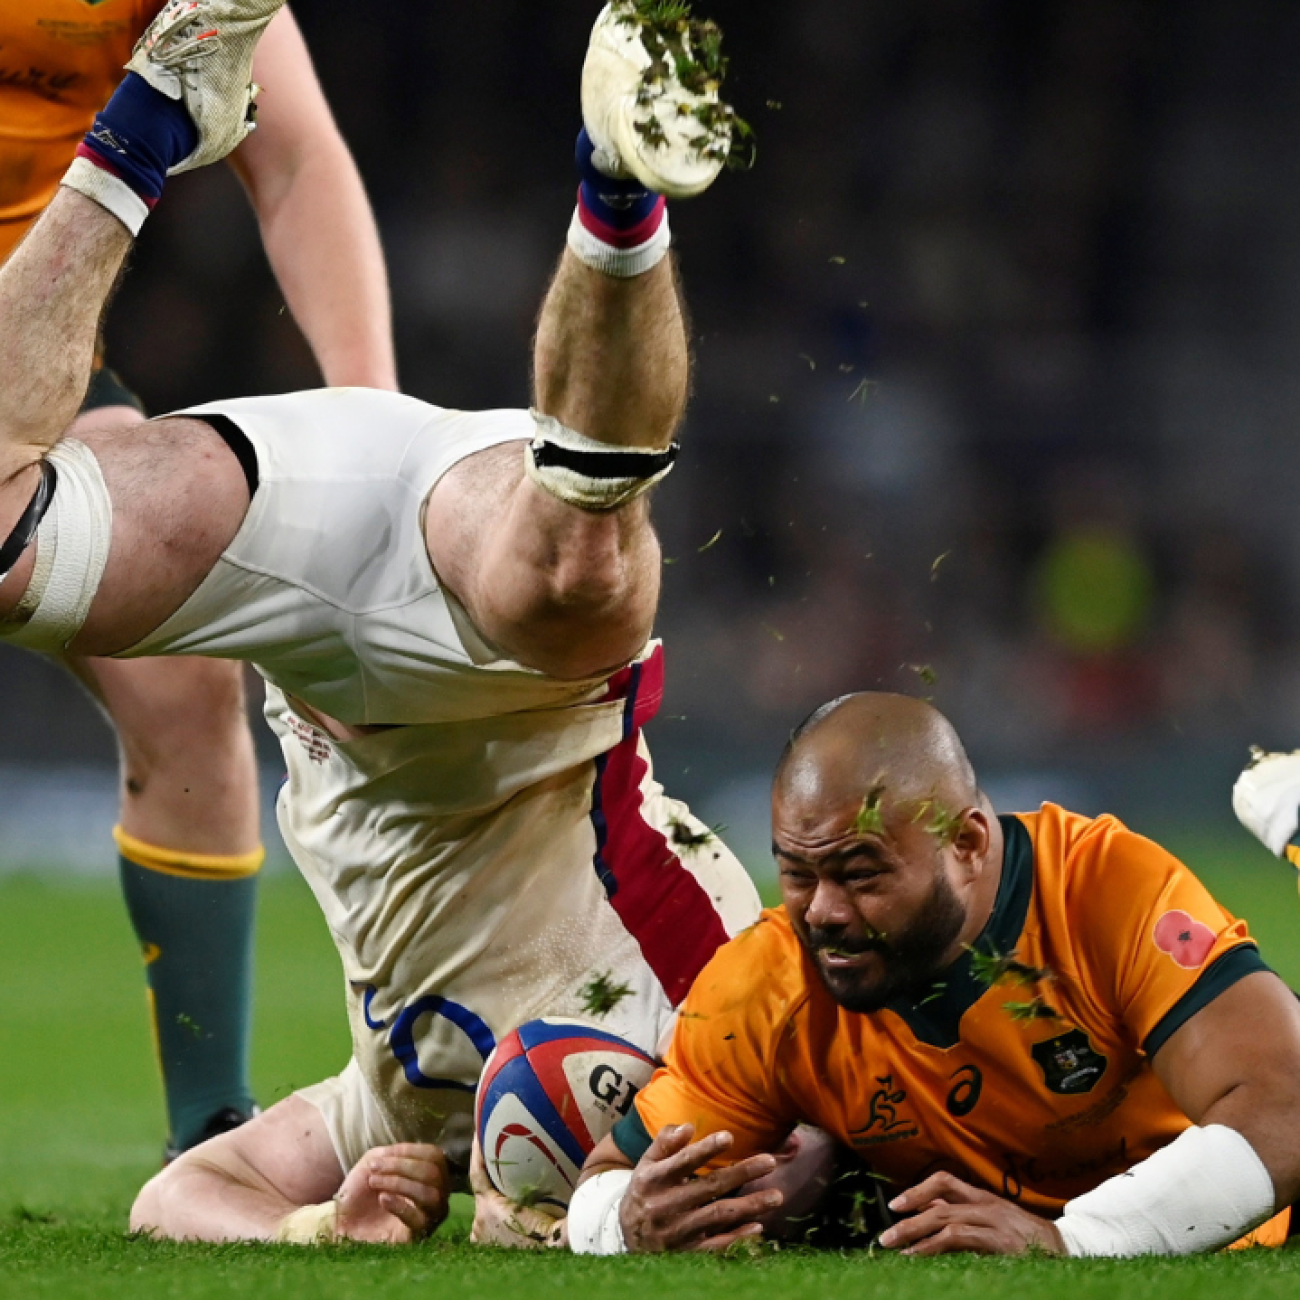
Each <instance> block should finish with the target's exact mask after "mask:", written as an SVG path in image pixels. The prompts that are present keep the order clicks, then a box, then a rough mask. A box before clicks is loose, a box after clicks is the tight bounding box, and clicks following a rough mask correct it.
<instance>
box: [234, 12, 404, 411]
mask: <svg viewBox="0 0 1300 1300" xmlns="http://www.w3.org/2000/svg"><path fill="white" fill-rule="evenodd" d="M253 76H254V79H255V80H256V81H257V82H258V83H259V84H260V85H262V86H264V87H265V88H266V89H265V90H264V91H263V93H262V95H261V97H260V99H259V101H258V119H257V130H256V131H254V132H253V134H252V135H251V136H249V137H248V139H247V140H246V141H245V142H244V143H243V144H242V145H241V146H240V147H239V149H238V150H236V152H235V153H233V154H232V155H231V156H230V163H231V165H232V166H233V167H234V169H235V171H236V172H237V173H238V174H239V177H240V179H241V180H242V181H243V182H244V185H245V186H246V187H247V189H248V192H249V196H250V198H251V199H252V203H253V207H254V209H255V210H256V212H257V218H258V222H259V223H260V225H261V229H262V243H263V245H264V246H265V248H266V253H267V257H268V258H269V259H270V262H271V266H272V269H273V270H274V271H275V276H276V279H277V280H278V281H279V282H280V287H281V289H282V290H283V291H284V296H285V301H286V302H287V303H288V305H289V310H290V311H292V312H293V316H294V319H295V320H296V321H297V322H298V324H299V326H300V327H301V328H302V331H303V333H304V334H305V335H306V336H307V341H308V342H309V343H310V344H311V348H312V351H313V353H315V356H316V360H317V363H318V364H319V366H320V369H321V373H322V375H323V376H324V378H325V382H326V383H327V384H330V385H334V386H342V385H357V386H359V387H364V388H391V389H395V388H396V387H397V368H396V362H395V360H394V357H393V337H392V319H391V312H390V307H389V300H388V280H387V275H386V272H385V269H384V258H383V252H382V251H381V249H380V245H379V234H378V231H377V230H376V229H375V221H374V217H373V216H372V214H371V211H370V204H369V202H368V201H367V199H366V193H365V189H364V188H363V186H362V183H361V177H360V175H359V174H358V173H357V168H356V164H355V163H354V162H353V160H352V155H351V154H350V153H349V152H348V147H347V145H346V144H345V143H344V142H343V138H342V136H340V135H339V132H338V128H337V127H336V126H335V124H334V119H333V117H332V116H331V114H330V110H329V105H328V104H327V103H326V101H325V96H324V94H323V93H322V92H321V88H320V83H319V82H318V81H317V80H316V74H315V71H314V70H313V68H312V64H311V57H310V55H309V54H308V52H307V47H306V45H305V44H304V42H303V39H302V34H301V33H300V32H299V30H298V27H297V24H296V23H295V22H294V19H293V16H292V14H291V13H290V12H289V11H288V10H287V9H285V10H284V11H282V12H281V13H280V14H279V15H278V16H277V17H276V19H275V20H274V21H273V22H272V23H271V25H270V26H269V27H268V28H267V31H266V35H265V36H264V37H263V38H262V42H261V44H260V45H259V46H258V48H257V54H256V57H255V59H254V63H253Z"/></svg>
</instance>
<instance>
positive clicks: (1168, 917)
mask: <svg viewBox="0 0 1300 1300" xmlns="http://www.w3.org/2000/svg"><path fill="white" fill-rule="evenodd" d="M1151 937H1152V938H1153V939H1154V940H1155V943H1156V947H1157V948H1159V949H1160V951H1161V952H1167V953H1168V954H1169V955H1170V956H1171V957H1172V958H1173V959H1174V960H1175V961H1176V962H1177V963H1178V964H1179V965H1180V966H1183V967H1185V968H1186V969H1187V970H1195V969H1196V968H1197V967H1198V966H1204V965H1205V959H1206V958H1207V957H1208V956H1209V955H1210V949H1211V948H1213V947H1214V931H1213V930H1211V929H1210V927H1209V926H1208V925H1206V924H1205V922H1204V921H1193V920H1192V918H1191V917H1190V916H1188V915H1187V913H1186V912H1182V911H1178V910H1174V911H1172V912H1166V913H1165V914H1164V916H1162V917H1161V918H1160V919H1159V920H1158V921H1157V922H1156V928H1155V930H1154V932H1153V933H1152V936H1151Z"/></svg>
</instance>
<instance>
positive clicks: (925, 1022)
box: [885, 816, 1034, 1049]
mask: <svg viewBox="0 0 1300 1300" xmlns="http://www.w3.org/2000/svg"><path fill="white" fill-rule="evenodd" d="M998 821H999V822H1000V823H1001V825H1002V837H1003V848H1002V879H1001V880H1000V881H999V882H998V896H997V899H996V900H995V901H994V904H993V914H992V915H991V916H990V917H989V922H988V924H987V925H986V926H985V927H984V930H983V933H981V935H980V937H979V938H978V939H976V940H975V942H974V943H973V944H972V945H971V947H972V949H973V950H974V952H976V953H979V954H980V955H981V956H988V957H1005V956H1008V955H1009V954H1011V953H1013V952H1014V951H1015V950H1016V948H1017V946H1018V945H1019V943H1020V935H1021V933H1022V932H1023V931H1024V928H1025V917H1026V916H1028V915H1029V900H1030V898H1031V897H1032V896H1033V892H1034V845H1033V841H1032V840H1031V839H1030V838H1029V832H1028V831H1027V830H1026V829H1025V825H1024V823H1023V822H1022V821H1021V820H1020V818H1019V817H1012V816H1005V817H999V818H998ZM971 957H972V954H971V953H970V952H964V953H962V955H961V956H960V957H958V958H957V960H956V961H955V962H953V964H952V965H951V966H949V967H948V969H947V971H946V972H945V973H944V974H942V975H940V976H939V977H938V979H936V980H935V982H934V984H933V985H932V986H931V988H930V990H929V991H928V992H923V993H921V994H920V995H919V997H917V996H912V995H904V996H900V997H897V998H895V999H894V1000H893V1001H892V1002H889V1003H886V1005H885V1010H886V1011H892V1012H893V1013H894V1014H895V1015H896V1016H899V1017H901V1019H902V1020H903V1021H904V1023H906V1025H907V1027H908V1028H909V1029H910V1030H911V1031H912V1033H913V1034H915V1035H916V1037H917V1039H918V1040H919V1041H920V1042H922V1043H928V1044H929V1045H930V1046H931V1047H938V1048H943V1049H947V1048H949V1047H955V1046H956V1045H957V1043H958V1041H959V1040H960V1038H961V1018H962V1016H964V1015H965V1014H966V1012H967V1011H969V1010H970V1009H971V1007H973V1006H974V1005H975V1003H976V1002H978V1001H979V1000H980V998H982V997H983V996H984V994H985V993H987V992H988V990H989V986H988V984H987V983H986V982H985V981H984V980H981V979H980V978H979V977H978V976H977V975H976V974H975V963H974V962H973V961H972V960H971Z"/></svg>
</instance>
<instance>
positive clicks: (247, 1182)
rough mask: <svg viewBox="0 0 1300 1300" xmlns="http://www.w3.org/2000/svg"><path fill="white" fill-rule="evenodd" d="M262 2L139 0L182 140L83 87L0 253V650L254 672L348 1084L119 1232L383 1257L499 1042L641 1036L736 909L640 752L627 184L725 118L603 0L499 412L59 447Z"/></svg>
mask: <svg viewBox="0 0 1300 1300" xmlns="http://www.w3.org/2000/svg"><path fill="white" fill-rule="evenodd" d="M280 3H282V0H197V3H196V2H195V0H172V3H170V4H169V5H168V6H167V7H166V8H165V9H164V10H163V13H162V15H160V18H159V19H158V21H157V22H156V23H155V25H154V27H153V28H151V29H150V32H149V33H146V36H145V38H144V40H143V41H142V42H141V44H140V46H138V47H137V50H136V53H135V55H134V56H133V58H132V60H131V63H130V64H129V65H128V67H129V68H130V69H131V70H132V75H134V76H137V77H138V78H140V79H142V80H143V81H144V82H146V83H147V84H148V86H149V87H151V88H152V89H153V91H154V92H156V93H157V95H158V96H159V97H160V98H159V103H161V99H162V98H166V99H168V100H169V101H171V102H172V103H173V104H174V103H176V102H180V103H181V104H183V105H184V107H185V109H186V110H187V111H188V113H189V115H190V117H191V118H192V119H193V121H194V124H195V126H196V127H197V130H198V135H199V146H198V148H197V149H195V150H194V151H193V152H191V153H188V154H186V155H185V156H184V157H177V156H176V146H175V139H174V136H169V135H168V133H167V132H166V131H165V130H162V129H159V128H158V126H157V121H156V119H155V117H154V115H153V114H152V112H151V110H150V108H149V105H150V104H151V103H153V102H154V101H152V100H150V98H149V95H147V94H144V93H143V92H141V90H140V88H139V86H138V85H137V86H135V87H134V90H133V93H132V95H131V96H130V97H129V100H127V101H122V102H119V99H118V97H115V98H114V100H113V101H112V102H110V104H109V105H108V106H107V108H106V109H105V110H104V113H103V114H101V117H100V118H99V119H98V120H97V123H96V127H95V130H94V131H93V132H92V133H91V134H90V135H89V136H88V137H87V145H86V146H85V147H84V148H83V150H82V154H81V156H80V157H79V158H78V160H77V162H76V163H74V165H73V167H72V169H71V170H70V171H69V173H68V176H67V177H66V178H65V182H64V188H63V189H62V190H61V192H60V194H59V195H58V197H57V198H56V199H55V200H54V202H53V203H52V204H51V205H50V207H49V208H48V209H47V211H46V212H45V214H44V216H43V217H42V218H41V220H40V221H39V223H38V224H37V225H36V227H35V228H34V230H33V231H32V233H31V235H30V236H29V237H28V239H27V240H26V242H25V243H24V244H23V245H22V246H21V247H20V248H19V249H18V250H17V251H16V252H15V254H14V256H13V257H12V259H11V260H10V261H9V262H8V263H7V264H6V265H5V267H4V268H3V271H0V636H7V637H9V638H10V639H14V640H18V641H20V642H21V643H22V644H24V645H27V646H29V647H32V648H35V649H42V650H47V651H49V652H51V653H60V652H62V651H63V650H65V649H72V650H74V651H76V652H78V653H83V654H95V655H118V656H122V657H136V656H144V655H178V654H197V655H207V656H216V657H227V658H232V659H242V660H247V661H249V662H252V663H253V664H254V665H255V666H256V667H257V668H258V670H259V671H260V672H261V674H262V676H263V677H264V678H265V679H266V682H267V716H268V718H269V719H270V722H271V725H272V727H273V728H274V729H275V731H276V733H277V735H278V736H279V738H280V740H281V743H282V747H283V750H284V754H285V759H286V762H287V764H288V769H289V780H288V783H287V785H286V787H285V790H284V793H283V795H282V797H281V802H280V822H281V827H282V829H283V832H284V836H285V840H286V842H287V843H288V845H289V848H290V850H291V851H292V853H293V856H294V858H295V860H296V862H297V863H298V866H299V867H300V869H301V870H302V872H303V874H304V875H305V877H306V878H307V880H308V882H309V883H310V885H311V887H312V889H313V891H314V892H315V894H316V897H317V899H318V901H319V903H320V905H321V907H322V909H323V911H324V913H325V916H326V919H327V921H328V923H329V926H330V930H331V933H332V934H333V936H334V939H335V942H336V943H337V945H338V949H339V953H340V956H341V958H342V962H343V968H344V975H345V979H346V985H347V1001H348V1008H349V1014H350V1018H351V1027H352V1039H353V1050H354V1055H353V1059H352V1062H351V1063H350V1064H349V1065H348V1067H347V1069H346V1070H344V1072H343V1073H342V1074H341V1075H340V1076H339V1077H338V1078H336V1079H333V1080H329V1081H327V1082H326V1083H324V1084H321V1085H318V1086H317V1087H315V1088H309V1089H307V1090H305V1091H304V1092H303V1093H300V1094H297V1095H295V1096H293V1097H290V1098H289V1099H287V1100H285V1101H283V1102H281V1103H279V1104H278V1105H276V1106H274V1107H272V1108H271V1109H270V1110H269V1111H267V1112H266V1113H265V1114H264V1115H262V1116H260V1117H258V1118H257V1119H255V1120H253V1121H252V1122H250V1123H249V1124H247V1125H245V1126H244V1127H243V1128H241V1129H239V1130H237V1131H236V1132H234V1133H231V1134H227V1135H225V1136H223V1137H220V1138H217V1139H214V1140H213V1141H211V1142H209V1143H206V1144H204V1145H203V1146H202V1147H200V1148H197V1149H196V1153H195V1154H187V1155H185V1156H183V1157H181V1158H180V1159H179V1160H177V1161H176V1162H175V1163H174V1164H173V1165H171V1166H170V1167H169V1168H168V1169H167V1170H166V1171H164V1173H162V1174H160V1175H159V1176H158V1177H157V1178H155V1179H154V1180H152V1181H151V1182H150V1183H149V1184H148V1185H147V1186H146V1188H145V1189H144V1191H143V1192H142V1193H141V1195H140V1197H139V1199H138V1201H137V1203H136V1207H135V1209H134V1211H133V1214H132V1223H133V1225H134V1226H136V1227H139V1228H144V1229H146V1230H149V1231H152V1232H155V1233H158V1234H160V1235H167V1236H175V1237H185V1238H205V1239H239V1238H261V1239H280V1240H297V1241H308V1240H317V1239H324V1238H328V1237H333V1236H349V1237H356V1238H360V1239H365V1240H384V1241H388V1240H391V1241H401V1240H409V1239H411V1238H414V1237H418V1236H421V1235H423V1234H425V1233H426V1232H428V1231H431V1230H432V1229H433V1228H434V1227H436V1225H437V1223H438V1222H439V1221H440V1220H441V1218H442V1217H443V1215H444V1214H445V1212H446V1198H447V1193H448V1190H449V1188H450V1185H451V1181H450V1180H451V1178H452V1177H453V1176H454V1175H455V1174H456V1173H462V1174H463V1172H464V1170H465V1169H466V1166H467V1163H468V1159H469V1154H470V1141H471V1130H472V1126H471V1110H472V1102H473V1092H474V1087H475V1083H476V1080H477V1077H478V1074H479V1071H480V1069H481V1066H482V1063H483V1061H484V1059H485V1057H486V1056H487V1054H488V1052H489V1051H490V1050H491V1048H492V1046H493V1045H494V1043H495V1042H496V1040H497V1039H498V1038H499V1037H501V1036H502V1035H504V1034H505V1033H507V1032H509V1031H510V1030H512V1029H513V1028H515V1027H516V1026H518V1025H519V1024H520V1023H522V1022H524V1021H527V1020H530V1019H532V1018H535V1017H537V1016H539V1015H561V1016H564V1015H569V1016H584V1015H586V1016H588V1017H590V1014H591V1012H590V1007H589V1002H590V998H591V989H592V987H593V985H601V984H603V986H604V988H605V989H606V990H607V991H608V990H609V989H610V988H614V989H616V990H617V993H618V996H616V997H613V998H606V999H605V1000H606V1002H612V1003H613V1005H610V1006H608V1008H607V1011H606V1014H605V1015H604V1016H603V1018H602V1020H601V1021H600V1023H601V1024H602V1026H603V1027H605V1028H608V1029H610V1030H612V1031H614V1032H616V1033H619V1034H621V1035H623V1036H624V1037H626V1038H628V1039H629V1040H631V1041H632V1042H633V1043H636V1044H637V1045H638V1046H640V1047H642V1048H643V1049H645V1050H648V1051H652V1052H653V1051H654V1050H655V1048H656V1046H657V1044H658V1042H659V1040H660V1039H661V1037H662V1036H663V1035H664V1034H665V1032H666V1031H667V1030H668V1029H669V1028H670V1025H671V1022H672V1017H673V1014H674V1008H675V1007H676V1006H677V1005H678V1004H679V1003H680V1002H681V1000H682V998H683V997H684V996H685V993H686V990H687V988H688V987H689V985H690V983H691V980H692V978H693V977H694V975H695V974H696V972H697V971H698V970H699V969H700V968H701V967H702V966H703V965H704V963H705V962H706V961H707V960H708V958H709V957H710V956H711V954H712V953H713V951H714V950H715V949H716V948H717V947H718V946H719V945H720V944H721V943H722V942H724V941H725V940H726V939H727V937H729V936H730V935H731V934H734V933H735V932H736V931H737V930H739V929H740V928H742V927H743V926H745V925H747V924H748V923H750V922H751V921H752V920H753V919H754V918H755V917H756V915H757V912H758V900H757V897H756V895H755V893H754V890H753V887H752V885H751V884H750V882H749V881H748V878H747V877H746V876H745V874H744V872H743V870H742V869H741V867H740V866H739V864H738V863H737V862H736V861H735V859H734V858H733V857H732V856H731V855H730V854H729V853H728V852H727V850H726V849H725V848H724V847H723V846H722V844H721V843H720V842H719V841H718V840H717V839H716V837H713V836H711V835H709V834H708V833H707V832H706V831H705V829H704V828H703V827H702V826H700V825H699V823H698V822H696V821H694V820H693V819H692V818H691V816H690V814H689V813H688V812H687V810H686V809H685V808H684V807H683V806H682V805H681V804H678V803H675V802H674V801H672V800H670V799H668V798H667V797H665V795H664V794H663V792H662V791H661V789H660V788H659V786H658V785H657V784H656V783H655V781H654V779H653V775H652V773H651V768H650V762H649V756H648V753H647V750H646V747H645V743H644V741H643V739H642V737H641V727H642V726H643V724H644V723H645V722H646V721H647V720H648V719H649V718H650V717H651V716H652V715H653V714H654V712H655V709H656V707H657V705H658V702H659V698H660V695H661V691H662V653H661V650H660V648H659V647H658V645H657V644H656V643H654V642H651V641H648V637H649V633H650V630H651V624H652V620H653V617H654V614H655V609H656V604H657V600H658V591H659V571H660V556H659V548H658V543H657V541H656V539H655V536H654V533H653V531H652V528H651V526H650V521H649V509H648V499H647V497H646V496H645V495H644V493H645V490H646V489H647V488H648V487H650V486H651V485H652V484H654V483H655V482H657V481H658V480H660V479H661V478H662V477H663V476H664V475H665V474H666V473H667V472H668V470H669V469H670V468H671V465H672V462H673V459H674V457H675V455H676V444H674V443H673V441H672V439H673V434H674V431H675V430H676V428H677V426H678V424H679V422H680V419H681V415H682V411H683V408H684V405H685V399H686V390H687V370H688V359H687V348H686V338H685V330H684V326H683V321H682V315H681V311H680V307H679V302H678V296H677V286H676V282H675V278H674V273H673V268H672V264H671V261H670V259H669V258H668V256H667V253H668V242H669V237H668V226H667V219H666V212H665V205H664V200H663V198H662V197H661V196H662V195H663V194H670V195H673V196H681V197H687V196H690V195H692V194H695V193H698V192H700V191H701V190H703V189H704V188H706V187H707V185H708V184H709V183H710V182H711V181H712V180H713V179H714V177H715V176H716V175H717V173H718V170H719V169H720V167H721V165H722V163H723V160H724V158H725V156H726V153H727V149H728V143H729V135H730V119H729V110H727V109H725V107H724V106H722V105H720V104H718V102H717V79H716V75H715V74H716V73H718V72H719V71H720V68H719V66H718V65H717V63H716V47H713V49H712V52H711V53H709V52H707V51H706V52H704V53H701V54H700V55H699V61H698V62H694V71H693V72H692V73H691V74H690V75H688V76H687V81H688V82H689V83H690V84H687V85H683V84H682V82H681V81H680V80H679V73H681V70H682V69H683V68H687V69H691V67H692V64H693V60H694V56H693V55H692V52H691V49H690V47H689V45H687V46H686V47H684V48H681V49H679V51H678V53H679V54H682V55H683V56H684V58H683V59H682V60H679V61H677V62H676V66H675V67H674V66H673V65H674V60H673V59H672V58H671V57H670V58H668V59H666V60H653V59H652V58H651V56H650V55H648V54H647V53H646V50H645V41H646V40H647V39H648V40H650V41H655V40H658V39H660V37H659V36H658V35H657V34H656V33H655V32H654V31H653V30H651V29H649V28H647V27H646V24H647V23H648V22H651V21H653V20H652V19H651V18H650V17H648V13H649V9H650V7H649V6H646V5H644V4H639V3H636V2H634V0H616V3H615V4H614V5H612V6H610V7H608V8H607V9H606V11H604V12H603V13H602V15H601V17H600V18H599V19H598V21H597V25H596V28H595V30H594V31H593V36H592V48H591V50H590V51H589V55H588V60H587V65H586V69H585V70H584V77H583V110H584V119H585V122H586V132H585V133H584V137H583V139H582V141H580V148H579V170H580V172H581V173H582V177H583V185H582V189H581V193H580V200H579V205H578V210H577V212H576V213H575V216H574V220H573V224H572V226H571V228H570V232H569V239H568V249H567V251H566V252H565V253H564V255H563V259H562V261H561V263H560V266H559V269H558V270H557V272H556V276H555V279H554V281H553V283H552V285H551V287H550V290H549V292H548V295H547V299H546V302H545V305H544V307H543V310H542V315H541V319H540V322H539V326H538V332H537V340H536V352H535V371H536V373H535V400H536V407H537V409H536V410H535V411H532V412H529V411H492V412H485V413H465V412H457V411H447V410H443V409H440V408H437V407H433V406H429V405H427V404H425V403H422V402H418V401H415V400H412V399H409V398H405V397H401V396H398V395H394V394H391V393H384V392H378V391H370V390H362V389H346V390H339V389H335V390H324V391H319V392H313V393H301V394H292V395H288V396H283V397H268V398H258V399H251V400H244V401H231V402H218V403H213V404H211V405H208V406H204V407H201V408H196V409H194V410H192V411H187V412H183V413H181V414H179V415H174V416H169V417H165V418H161V419H157V420H153V421H150V422H148V423H141V424H139V425H136V426H133V427H130V428H126V429H120V430H114V431H111V432H105V433H103V434H100V435H97V436H87V437H86V439H85V441H84V442H74V441H71V440H67V439H64V438H63V434H64V431H65V430H66V428H67V427H68V425H69V424H70V423H71V421H72V418H73V416H74V415H75V413H76V410H77V406H78V403H79V401H80V398H81V394H82V391H83V390H84V387H85V383H86V379H87V376H88V375H89V372H90V365H91V357H92V351H93V346H94V341H95V330H96V323H97V321H98V319H99V315H100V312H101V311H102V309H103V306H104V303H105V301H106V299H107V297H108V296H109V294H110V292H111V289H112V287H113V284H114V282H115V280H116V278H117V276H118V274H119V272H120V270H121V267H122V264H123V262H124V260H125V258H126V256H127V255H128V253H129V251H130V248H131V245H132V242H133V238H134V235H135V234H136V233H137V232H138V230H139V228H140V225H141V223H142V221H143V220H144V218H145V216H146V215H147V212H148V209H149V206H150V204H149V202H148V195H149V194H150V193H152V194H154V195H156V193H157V191H158V189H159V188H160V187H161V183H162V178H163V177H164V176H165V175H168V174H171V173H173V172H176V171H179V170H186V169H188V168H190V167H194V166H199V165H203V164H205V163H207V162H210V161H214V160H215V159H217V158H219V157H221V156H223V155H224V154H225V153H226V152H228V151H229V150H230V149H231V148H233V147H234V145H235V144H237V143H238V141H239V140H240V139H242V137H243V135H244V134H246V132H247V130H248V129H249V128H248V118H249V116H250V105H251V95H252V91H251V89H250V88H249V84H248V67H249V61H250V59H251V55H252V49H253V46H254V45H255V43H256V40H257V38H258V36H259V35H260V32H261V30H262V29H263V28H264V26H265V24H266V22H267V21H269V19H270V17H271V16H272V15H273V14H274V12H275V10H276V9H278V8H279V6H280ZM647 32H649V36H647ZM669 39H676V40H679V41H680V40H682V39H683V36H682V35H681V34H680V33H679V34H678V35H677V36H671V35H670V37H669ZM685 39H687V40H689V30H688V34H687V36H686V38H685ZM710 60H712V62H710ZM142 105H143V107H142ZM163 107H164V108H165V107H166V106H163ZM159 115H160V117H161V116H163V115H164V114H163V110H162V108H160V109H159ZM169 150H170V152H169ZM142 177H143V180H142V179H141V178H142ZM142 196H144V197H142ZM683 828H684V829H685V831H686V833H685V834H682V833H681V830H682V829H683ZM376 1148H377V1149H376Z"/></svg>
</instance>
